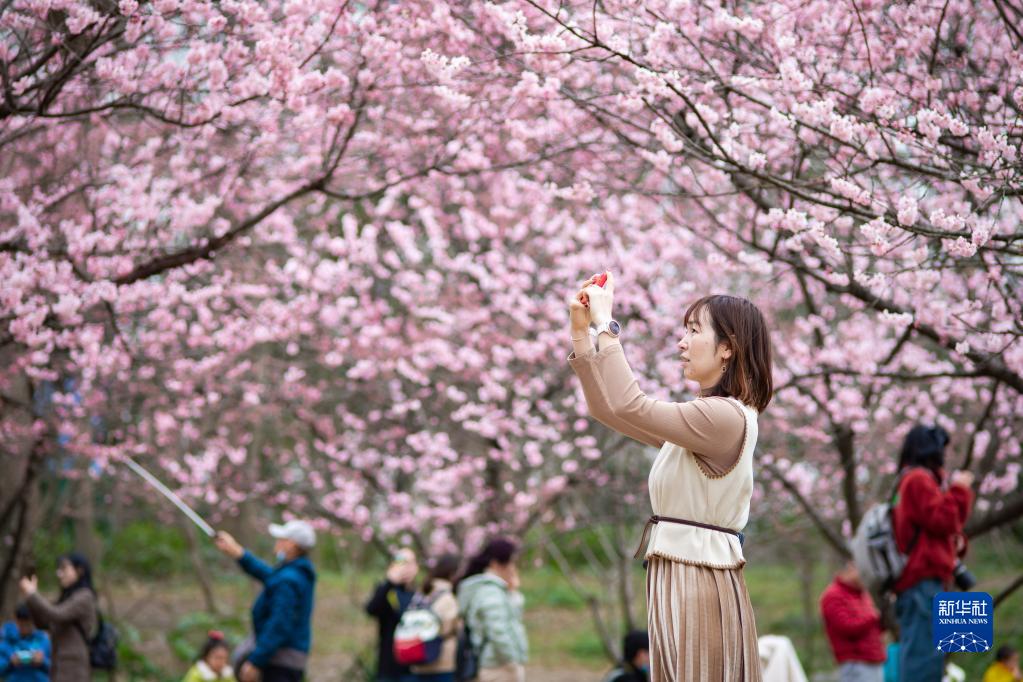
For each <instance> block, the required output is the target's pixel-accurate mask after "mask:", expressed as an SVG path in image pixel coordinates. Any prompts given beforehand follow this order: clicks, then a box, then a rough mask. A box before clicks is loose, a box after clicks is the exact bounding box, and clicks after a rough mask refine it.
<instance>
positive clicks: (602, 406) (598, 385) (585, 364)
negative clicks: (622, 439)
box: [568, 292, 664, 448]
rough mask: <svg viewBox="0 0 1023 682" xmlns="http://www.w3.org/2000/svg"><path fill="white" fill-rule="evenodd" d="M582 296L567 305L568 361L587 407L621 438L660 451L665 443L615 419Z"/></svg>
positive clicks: (579, 294) (576, 296)
mask: <svg viewBox="0 0 1023 682" xmlns="http://www.w3.org/2000/svg"><path fill="white" fill-rule="evenodd" d="M581 294H582V292H579V293H577V294H576V295H575V296H573V297H572V298H570V299H569V301H568V313H569V331H570V333H571V336H572V355H570V356H569V358H568V364H569V366H570V367H571V368H572V370H573V371H574V372H575V373H576V376H578V377H579V382H580V383H581V384H582V387H583V396H584V397H585V398H586V407H587V408H589V410H590V414H591V415H592V416H593V418H594V419H596V420H597V421H599V422H600V423H602V424H604V425H605V426H607V427H608V428H610V429H614V430H615V431H617V432H618V433H621V434H622V435H625V436H628V437H629V438H632V439H634V440H638V441H639V442H640V443H644V444H646V445H652V446H653V447H655V448H659V447H661V445H662V444H663V443H664V441H663V439H662V440H658V439H657V438H654V437H652V436H651V435H650V434H648V433H644V432H643V430H642V429H636V428H633V427H632V426H630V425H629V424H628V423H626V422H624V421H622V420H620V419H616V418H615V416H614V414H613V413H612V411H611V408H610V406H609V405H608V402H607V396H606V395H605V392H604V387H603V384H602V382H601V381H600V377H599V375H597V374H596V372H595V371H594V366H593V363H594V361H595V360H596V358H595V356H594V352H593V343H592V342H591V341H590V313H589V310H588V309H587V307H586V305H587V304H585V303H583V297H582V296H581Z"/></svg>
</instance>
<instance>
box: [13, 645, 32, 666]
mask: <svg viewBox="0 0 1023 682" xmlns="http://www.w3.org/2000/svg"><path fill="white" fill-rule="evenodd" d="M14 653H15V655H17V657H18V662H19V663H21V664H22V665H28V664H29V663H31V662H32V652H31V651H28V650H27V649H22V650H21V651H16V652H14Z"/></svg>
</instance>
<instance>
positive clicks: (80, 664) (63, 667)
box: [19, 554, 98, 682]
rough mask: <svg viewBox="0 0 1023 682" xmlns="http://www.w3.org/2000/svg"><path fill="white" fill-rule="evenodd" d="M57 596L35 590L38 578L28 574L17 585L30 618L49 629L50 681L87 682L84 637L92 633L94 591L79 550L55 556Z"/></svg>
mask: <svg viewBox="0 0 1023 682" xmlns="http://www.w3.org/2000/svg"><path fill="white" fill-rule="evenodd" d="M57 581H58V582H59V583H60V597H59V598H58V599H57V602H56V603H53V602H50V601H48V600H47V599H46V598H45V597H43V596H42V595H40V594H39V579H38V578H37V577H36V576H28V577H25V578H22V579H21V582H20V583H19V587H20V588H21V592H22V594H24V595H25V600H26V604H28V609H29V611H30V612H31V613H32V618H33V619H34V620H35V622H36V625H38V626H39V627H44V628H47V629H48V630H49V631H50V639H51V640H52V642H53V666H52V667H51V669H50V679H51V680H52V682H88V681H89V680H91V679H92V666H91V665H90V664H89V644H88V640H89V639H90V638H91V637H92V636H93V635H95V634H96V628H97V627H98V619H97V615H96V592H95V590H94V589H93V587H92V571H91V570H90V568H89V562H88V561H87V560H86V559H85V557H83V556H81V555H79V554H65V555H64V556H62V557H60V558H59V559H58V560H57Z"/></svg>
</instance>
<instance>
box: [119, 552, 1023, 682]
mask: <svg viewBox="0 0 1023 682" xmlns="http://www.w3.org/2000/svg"><path fill="white" fill-rule="evenodd" d="M1004 568H1005V570H1004V571H1002V572H989V575H991V578H990V579H989V580H988V581H987V582H986V583H985V584H982V585H981V586H980V587H979V589H980V588H983V589H987V590H989V591H991V592H997V591H998V590H999V589H1000V588H1001V587H1002V586H1004V584H1007V582H1008V581H1009V579H1010V573H1011V570H1012V569H1014V568H1016V567H1015V566H1005V567H1004ZM637 578H638V579H641V576H639V575H637ZM373 579H374V576H373V575H371V574H365V573H359V574H356V573H348V574H345V573H336V572H324V573H322V574H321V579H320V583H319V585H318V587H317V608H316V613H315V633H316V635H315V643H314V650H313V657H312V661H313V664H312V669H311V675H310V677H311V679H312V680H313V682H321V681H322V682H328V681H331V682H333V681H338V680H344V681H345V682H353V681H355V680H359V679H363V678H362V677H361V675H362V673H360V672H359V671H360V670H361V669H362V668H361V667H360V663H362V664H368V663H369V661H370V660H371V658H372V650H373V641H374V638H375V632H374V629H373V623H372V621H370V620H369V619H368V618H367V617H366V616H364V615H363V613H362V610H361V604H362V602H363V600H364V599H365V597H366V595H367V594H368V592H369V591H370V589H371V587H372V582H373ZM805 579H806V576H800V575H799V574H798V572H795V571H793V570H792V567H791V566H788V565H751V566H748V567H747V569H746V580H747V584H748V586H749V590H750V595H751V599H752V601H753V605H754V610H755V612H756V615H757V627H758V632H759V633H760V634H782V635H787V636H789V637H790V638H792V640H793V642H794V643H795V645H796V649H797V651H798V652H799V655H800V658H801V660H802V663H803V665H804V667H805V669H806V670H807V673H808V674H811V675H812V674H814V673H821V672H826V671H828V670H830V669H831V668H832V667H833V666H832V663H831V658H830V652H829V650H828V646H827V642H826V640H825V638H824V636H823V632H822V630H821V626H820V623H819V620H818V618H817V615H816V603H815V601H814V603H812V604H811V606H812V608H813V611H812V612H811V613H810V617H809V618H807V617H806V615H807V614H806V604H805V595H806V594H807V590H806V589H805V587H804V585H805ZM828 580H829V575H828V572H827V571H823V570H822V571H817V572H815V573H814V575H813V577H812V578H811V589H810V590H809V593H810V594H812V595H814V599H815V598H816V597H815V596H816V595H818V594H819V593H820V592H821V590H823V589H824V587H825V585H826V584H827V582H828ZM583 582H584V584H585V585H586V586H587V587H588V588H591V589H593V590H599V589H601V586H600V585H599V583H597V581H595V580H592V579H586V578H585V577H584V578H583ZM523 588H524V591H525V593H526V598H527V605H528V609H527V627H528V631H529V637H530V647H531V670H530V679H531V680H533V681H536V682H545V681H546V682H562V681H564V682H567V681H568V680H576V681H585V680H598V679H600V674H601V673H602V672H603V671H605V670H607V669H608V663H607V661H606V659H605V658H604V655H603V651H602V647H601V643H600V640H599V638H598V636H597V634H596V631H595V628H594V626H593V623H592V622H591V619H590V617H589V612H588V610H587V609H586V606H585V604H584V602H583V601H582V600H581V599H580V598H579V597H578V596H577V595H576V594H575V593H574V592H573V591H572V590H571V589H570V588H569V587H568V586H567V585H566V582H565V581H564V579H563V578H562V577H561V576H560V575H559V574H558V573H557V572H556V571H554V570H553V569H534V570H529V571H526V572H525V573H524V576H523ZM115 589H116V591H115V592H114V594H113V596H114V603H115V607H116V609H117V614H116V615H117V617H118V619H119V620H120V621H121V622H123V623H124V624H125V625H126V626H127V631H128V635H129V637H130V639H131V641H132V642H134V644H135V646H136V649H137V651H138V653H139V654H140V657H139V658H138V660H137V661H136V662H135V665H136V672H135V673H134V675H129V677H134V678H135V679H153V680H156V679H167V680H169V679H174V678H175V677H177V676H178V675H179V674H180V673H182V672H183V671H184V669H185V667H186V663H185V661H186V660H187V657H188V656H189V655H190V653H191V651H192V650H193V648H194V647H195V646H196V645H197V644H198V643H199V642H200V641H201V639H202V637H203V633H204V632H205V631H206V630H207V629H209V628H210V627H218V628H221V629H224V630H226V631H227V632H228V633H230V634H232V635H235V636H240V635H241V634H242V633H243V631H244V628H245V623H246V611H247V608H248V604H249V603H250V602H251V600H252V598H253V597H254V595H255V591H254V588H253V586H252V585H250V584H249V583H248V582H247V581H245V580H244V579H241V578H239V577H237V576H228V577H224V578H223V579H221V580H219V581H218V582H217V584H216V586H215V594H216V598H217V600H218V606H219V607H220V610H221V613H222V615H219V616H210V615H208V613H206V611H205V609H204V605H203V603H202V600H201V597H200V593H199V590H198V589H197V587H196V585H195V584H194V583H192V582H190V581H184V580H182V579H180V578H176V579H172V580H164V581H160V582H159V583H153V582H148V581H147V582H143V581H139V580H125V581H122V582H120V583H119V584H118V585H117V586H116V588H115ZM637 594H638V595H640V599H641V595H642V594H643V593H642V591H638V592H637ZM640 616H641V617H642V615H641V614H640ZM996 633H997V634H998V638H999V643H1004V642H1006V641H1010V642H1014V643H1015V644H1017V645H1019V644H1023V641H1021V639H1023V594H1017V595H1015V596H1014V597H1012V598H1011V599H1010V600H1009V601H1007V602H1006V603H1005V605H1004V606H1002V607H1001V608H999V610H998V612H997V620H996ZM989 658H990V657H989V656H986V655H974V656H960V657H959V658H958V659H957V660H956V662H957V663H958V664H959V665H961V666H963V667H964V668H965V669H966V670H967V672H968V675H969V676H968V678H967V679H970V680H979V679H980V676H981V674H982V672H983V667H984V666H985V665H986V664H987V662H988V660H989ZM146 664H148V665H146ZM122 678H123V676H122Z"/></svg>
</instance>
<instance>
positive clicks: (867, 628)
mask: <svg viewBox="0 0 1023 682" xmlns="http://www.w3.org/2000/svg"><path fill="white" fill-rule="evenodd" d="M821 616H822V617H823V618H824V630H825V631H826V632H827V633H828V641H829V642H831V650H832V651H833V652H835V660H836V661H838V662H839V663H854V662H855V663H884V660H885V658H886V656H885V651H884V641H883V638H882V635H883V632H884V631H883V630H882V629H881V614H879V613H878V611H877V607H875V606H874V600H873V599H871V598H870V594H869V593H867V591H866V590H864V589H863V588H861V587H855V586H853V585H850V584H849V583H847V582H845V581H843V580H842V579H841V578H838V577H836V578H835V579H834V580H833V581H831V584H830V585H828V587H827V589H825V590H824V593H823V594H822V595H821Z"/></svg>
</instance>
